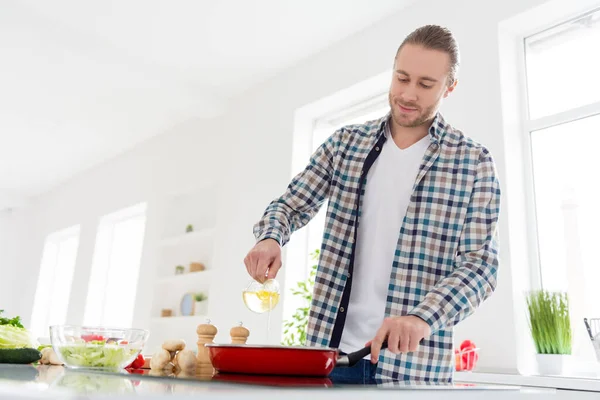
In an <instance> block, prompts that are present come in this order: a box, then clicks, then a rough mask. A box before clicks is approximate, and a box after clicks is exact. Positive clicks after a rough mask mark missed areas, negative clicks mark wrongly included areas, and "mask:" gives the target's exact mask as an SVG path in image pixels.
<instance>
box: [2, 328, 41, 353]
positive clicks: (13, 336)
mask: <svg viewBox="0 0 600 400" xmlns="http://www.w3.org/2000/svg"><path fill="white" fill-rule="evenodd" d="M39 345H40V344H39V343H38V342H37V340H35V339H34V338H33V336H32V335H31V333H29V332H28V331H27V330H26V329H24V328H19V327H16V326H13V325H0V349H20V348H24V347H29V348H33V349H36V348H37V347H38V346H39Z"/></svg>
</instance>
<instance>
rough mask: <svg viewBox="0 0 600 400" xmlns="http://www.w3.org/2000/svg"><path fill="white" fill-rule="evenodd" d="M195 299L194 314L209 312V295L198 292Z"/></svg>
mask: <svg viewBox="0 0 600 400" xmlns="http://www.w3.org/2000/svg"><path fill="white" fill-rule="evenodd" d="M194 299H195V300H196V305H195V307H194V314H196V315H206V314H207V313H208V301H207V300H208V296H206V294H204V293H196V295H195V296H194Z"/></svg>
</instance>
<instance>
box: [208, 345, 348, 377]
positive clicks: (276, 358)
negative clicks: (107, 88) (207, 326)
mask: <svg viewBox="0 0 600 400" xmlns="http://www.w3.org/2000/svg"><path fill="white" fill-rule="evenodd" d="M206 347H207V348H208V352H209V355H210V360H211V362H212V365H213V367H214V368H215V369H216V370H217V371H218V372H219V373H236V374H264V375H300V376H327V375H329V373H330V372H331V371H332V370H333V368H334V367H335V365H336V363H337V360H338V351H337V350H336V349H332V348H318V347H315V348H313V347H289V346H252V345H235V344H223V345H218V344H212V343H210V344H207V345H206Z"/></svg>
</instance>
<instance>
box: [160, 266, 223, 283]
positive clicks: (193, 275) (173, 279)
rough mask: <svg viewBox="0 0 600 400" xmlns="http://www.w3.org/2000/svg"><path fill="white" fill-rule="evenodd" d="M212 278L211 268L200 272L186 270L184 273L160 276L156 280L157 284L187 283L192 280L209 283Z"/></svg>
mask: <svg viewBox="0 0 600 400" xmlns="http://www.w3.org/2000/svg"><path fill="white" fill-rule="evenodd" d="M211 278H212V271H211V270H210V269H207V270H204V271H198V272H186V273H184V274H179V275H170V276H162V277H158V278H157V279H156V281H155V284H157V285H161V284H173V283H184V282H185V283H187V282H189V281H190V280H193V281H194V282H196V283H203V281H204V282H205V283H208V281H210V280H211Z"/></svg>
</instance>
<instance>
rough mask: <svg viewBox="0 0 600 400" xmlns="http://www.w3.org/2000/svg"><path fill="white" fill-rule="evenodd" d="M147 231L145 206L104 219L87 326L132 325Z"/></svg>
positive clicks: (99, 227) (95, 259) (88, 297)
mask: <svg viewBox="0 0 600 400" xmlns="http://www.w3.org/2000/svg"><path fill="white" fill-rule="evenodd" d="M145 227H146V204H145V203H142V204H139V205H136V206H133V207H129V208H126V209H124V210H121V211H118V212H115V213H113V214H109V215H106V216H104V217H102V218H101V220H100V224H99V226H98V233H97V237H96V246H95V248H94V259H93V263H92V271H91V274H90V282H89V286H88V295H87V301H86V306H85V314H84V319H83V322H84V324H85V325H103V326H113V327H129V326H130V325H131V322H132V320H133V311H134V305H135V295H136V290H137V282H138V275H139V270H140V260H141V254H142V246H143V241H144V232H145Z"/></svg>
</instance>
